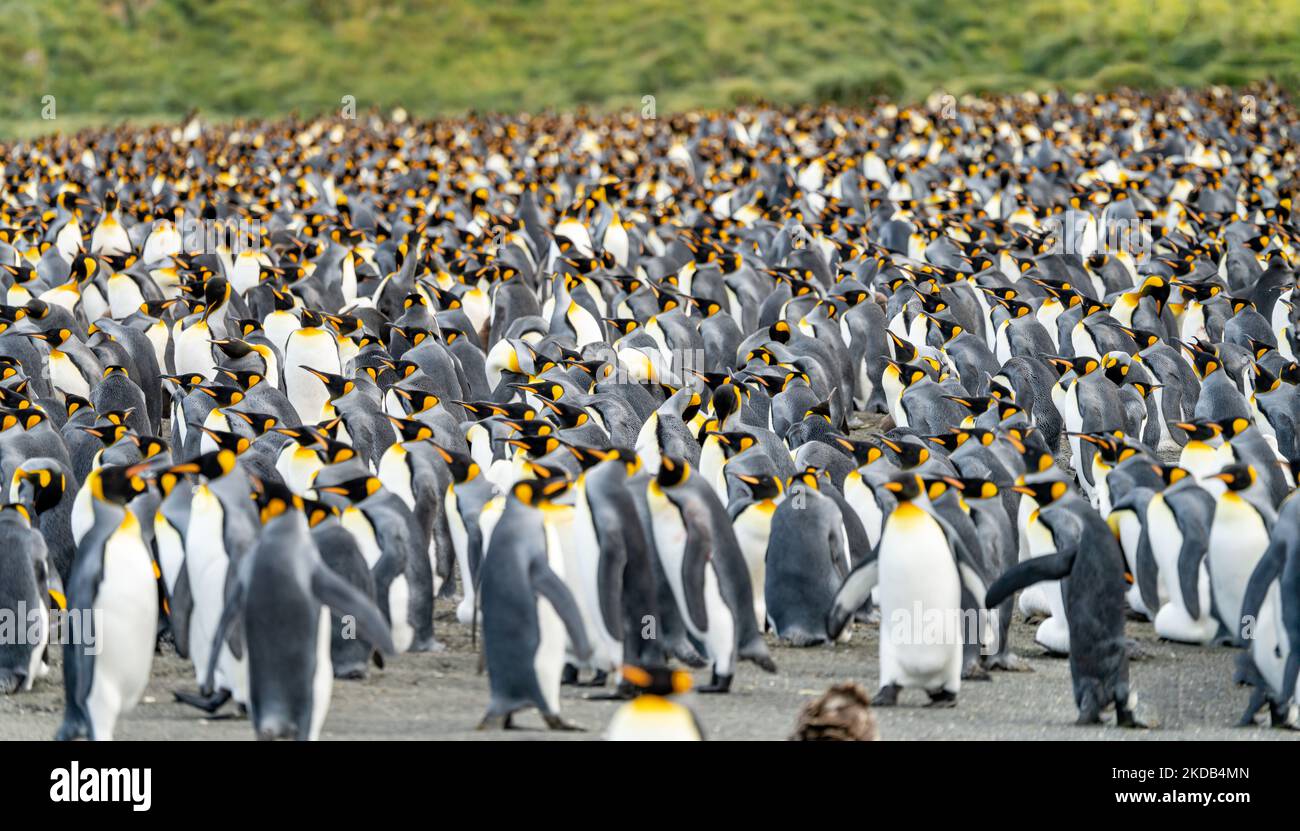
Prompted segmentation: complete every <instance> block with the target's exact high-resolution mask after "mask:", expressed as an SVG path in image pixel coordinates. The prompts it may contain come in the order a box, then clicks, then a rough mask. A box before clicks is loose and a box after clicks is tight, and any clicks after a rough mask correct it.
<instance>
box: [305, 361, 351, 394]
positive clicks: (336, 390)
mask: <svg viewBox="0 0 1300 831" xmlns="http://www.w3.org/2000/svg"><path fill="white" fill-rule="evenodd" d="M298 368H299V369H301V370H303V371H305V372H308V373H310V374H311V375H313V376H314V377H315V378H316V379H317V380H318V381H320V382H321V383H322V384H324V385H325V389H326V390H328V391H329V394H330V400H331V401H334V400H335V399H338V398H342V397H343V396H345V395H347V394H348V393H350V392H352V390H354V389H356V386H357V385H356V382H355V381H353V380H352V379H350V378H344V377H343V376H342V375H335V374H333V373H330V372H322V371H321V370H319V369H312V368H311V367H309V366H300V367H298Z"/></svg>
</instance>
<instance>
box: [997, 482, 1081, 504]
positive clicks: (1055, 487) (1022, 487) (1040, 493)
mask: <svg viewBox="0 0 1300 831" xmlns="http://www.w3.org/2000/svg"><path fill="white" fill-rule="evenodd" d="M1011 489H1012V490H1013V491H1015V492H1016V493H1019V494H1023V495H1025V496H1028V497H1030V498H1031V499H1033V500H1034V501H1035V502H1037V503H1038V505H1039V507H1047V506H1048V505H1051V504H1052V503H1053V502H1055V501H1056V500H1058V499H1060V498H1061V497H1063V496H1065V495H1066V494H1067V493H1069V492H1070V485H1069V483H1068V482H1066V481H1065V480H1064V479H1056V478H1050V479H1038V480H1036V481H1034V482H1023V483H1021V484H1017V485H1012V486H1011Z"/></svg>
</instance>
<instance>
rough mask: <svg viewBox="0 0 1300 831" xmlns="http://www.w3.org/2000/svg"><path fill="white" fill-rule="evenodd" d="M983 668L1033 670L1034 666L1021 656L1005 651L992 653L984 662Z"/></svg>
mask: <svg viewBox="0 0 1300 831" xmlns="http://www.w3.org/2000/svg"><path fill="white" fill-rule="evenodd" d="M984 666H985V668H987V669H988V670H989V671H990V672H994V671H996V672H1033V671H1034V668H1033V667H1031V666H1030V665H1029V662H1028V661H1026V660H1024V659H1023V658H1021V657H1020V656H1019V655H1017V654H1015V653H1014V652H1007V653H1004V654H1002V655H994V656H992V657H991V658H989V659H988V660H987V661H986V662H985V663H984Z"/></svg>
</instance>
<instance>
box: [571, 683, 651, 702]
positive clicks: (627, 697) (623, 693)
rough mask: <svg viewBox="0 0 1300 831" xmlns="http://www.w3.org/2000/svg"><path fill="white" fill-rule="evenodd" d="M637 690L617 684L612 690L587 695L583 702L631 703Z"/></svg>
mask: <svg viewBox="0 0 1300 831" xmlns="http://www.w3.org/2000/svg"><path fill="white" fill-rule="evenodd" d="M637 692H638V690H637V688H636V687H634V686H632V685H631V684H628V683H619V684H618V685H617V686H615V687H614V689H613V690H601V691H600V692H592V693H587V694H586V695H584V696H583V697H582V698H583V700H585V701H631V700H632V699H634V698H636V697H637Z"/></svg>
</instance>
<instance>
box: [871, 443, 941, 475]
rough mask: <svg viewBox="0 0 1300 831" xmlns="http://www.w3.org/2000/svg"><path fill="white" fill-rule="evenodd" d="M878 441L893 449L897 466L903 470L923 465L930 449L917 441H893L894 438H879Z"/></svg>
mask: <svg viewBox="0 0 1300 831" xmlns="http://www.w3.org/2000/svg"><path fill="white" fill-rule="evenodd" d="M880 443H881V444H883V445H884V446H885V447H887V448H889V449H890V450H891V451H893V453H894V456H895V457H896V458H897V459H898V466H899V467H900V468H902V469H903V470H911V469H912V468H914V467H917V466H919V465H923V464H925V463H926V461H928V460H929V458H930V451H929V449H927V448H926V447H925V445H923V444H921V443H920V442H919V441H908V440H903V441H895V440H894V439H888V438H883V437H882V438H881V439H880Z"/></svg>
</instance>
